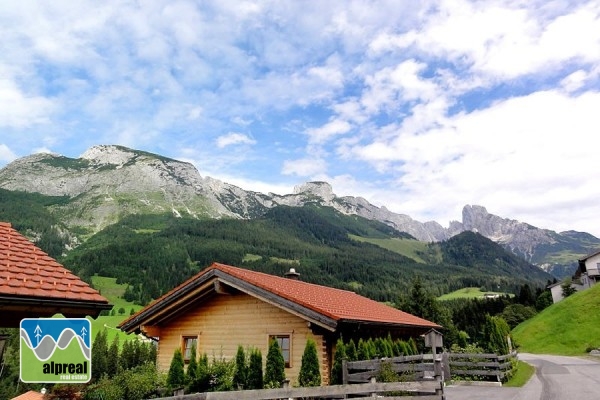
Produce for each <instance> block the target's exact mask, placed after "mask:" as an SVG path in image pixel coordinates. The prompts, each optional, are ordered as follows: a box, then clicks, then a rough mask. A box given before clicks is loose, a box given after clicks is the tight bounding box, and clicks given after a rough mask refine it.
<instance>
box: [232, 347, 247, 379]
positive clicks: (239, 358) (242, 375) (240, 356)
mask: <svg viewBox="0 0 600 400" xmlns="http://www.w3.org/2000/svg"><path fill="white" fill-rule="evenodd" d="M247 386H248V365H247V363H246V353H245V352H244V348H243V347H242V346H241V345H240V346H238V349H237V353H236V355H235V373H234V374H233V387H234V388H236V389H238V390H242V389H244V388H246V387H247Z"/></svg>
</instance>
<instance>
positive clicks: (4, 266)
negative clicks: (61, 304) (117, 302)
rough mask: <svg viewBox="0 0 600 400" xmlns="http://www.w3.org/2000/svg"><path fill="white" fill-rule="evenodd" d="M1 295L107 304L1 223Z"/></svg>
mask: <svg viewBox="0 0 600 400" xmlns="http://www.w3.org/2000/svg"><path fill="white" fill-rule="evenodd" d="M0 295H9V296H16V297H17V296H18V297H35V298H48V299H56V300H67V301H77V302H95V303H106V304H108V300H106V299H105V298H104V297H102V296H101V295H100V293H98V291H97V290H95V289H93V288H91V287H90V286H89V285H88V284H87V283H85V282H84V281H82V280H81V279H79V277H77V276H76V275H75V274H73V273H72V272H71V271H69V270H68V269H66V268H65V267H63V266H62V265H60V264H59V263H58V262H56V260H54V259H53V258H52V257H50V256H49V255H48V254H46V253H44V252H43V251H42V250H40V249H39V248H38V247H36V246H35V245H34V244H33V243H32V242H30V241H29V240H28V239H27V238H26V237H24V236H22V235H21V234H20V233H19V232H17V231H16V230H15V229H13V228H12V226H11V224H9V223H6V222H0Z"/></svg>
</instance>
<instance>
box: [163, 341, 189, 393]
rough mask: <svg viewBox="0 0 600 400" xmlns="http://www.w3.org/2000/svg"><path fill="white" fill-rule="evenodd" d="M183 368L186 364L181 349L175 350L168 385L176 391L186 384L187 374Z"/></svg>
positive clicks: (168, 375)
mask: <svg viewBox="0 0 600 400" xmlns="http://www.w3.org/2000/svg"><path fill="white" fill-rule="evenodd" d="M183 366H184V362H183V354H181V349H179V348H178V349H175V353H174V354H173V359H172V360H171V366H170V367H169V373H168V374H167V384H168V385H169V387H171V388H173V389H175V388H179V387H181V386H183V385H184V384H185V373H184V370H183Z"/></svg>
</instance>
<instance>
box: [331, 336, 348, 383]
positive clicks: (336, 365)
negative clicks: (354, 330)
mask: <svg viewBox="0 0 600 400" xmlns="http://www.w3.org/2000/svg"><path fill="white" fill-rule="evenodd" d="M347 358H348V357H347V356H346V345H345V344H344V341H343V340H342V338H339V339H338V340H337V342H336V343H335V354H334V356H333V366H332V367H331V384H333V385H341V384H342V383H343V361H344V360H346V359H347Z"/></svg>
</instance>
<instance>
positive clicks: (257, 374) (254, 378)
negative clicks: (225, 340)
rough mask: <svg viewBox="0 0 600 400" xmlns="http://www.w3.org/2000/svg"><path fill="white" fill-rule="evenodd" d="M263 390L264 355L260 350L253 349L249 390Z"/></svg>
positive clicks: (249, 373)
mask: <svg viewBox="0 0 600 400" xmlns="http://www.w3.org/2000/svg"><path fill="white" fill-rule="evenodd" d="M262 388H263V367H262V353H261V352H260V350H258V349H252V351H251V352H250V362H249V365H248V389H262Z"/></svg>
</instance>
